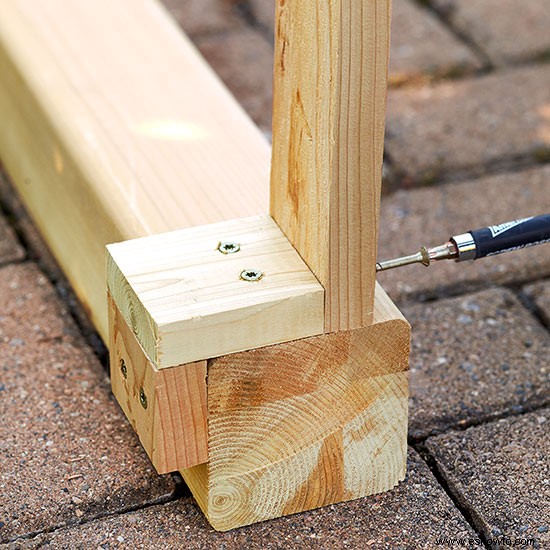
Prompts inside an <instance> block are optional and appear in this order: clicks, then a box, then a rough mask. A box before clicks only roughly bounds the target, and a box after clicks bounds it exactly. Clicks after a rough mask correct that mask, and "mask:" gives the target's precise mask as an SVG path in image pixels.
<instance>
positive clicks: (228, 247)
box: [218, 242, 241, 254]
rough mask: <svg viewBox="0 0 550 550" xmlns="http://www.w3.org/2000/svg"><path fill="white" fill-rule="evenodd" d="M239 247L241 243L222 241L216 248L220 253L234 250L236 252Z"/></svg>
mask: <svg viewBox="0 0 550 550" xmlns="http://www.w3.org/2000/svg"><path fill="white" fill-rule="evenodd" d="M240 249H241V245H240V244H239V243H232V242H223V243H220V244H219V245H218V250H219V251H220V252H221V253H222V254H235V252H238V251H239V250H240Z"/></svg>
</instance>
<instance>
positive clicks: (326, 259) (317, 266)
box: [270, 0, 390, 332]
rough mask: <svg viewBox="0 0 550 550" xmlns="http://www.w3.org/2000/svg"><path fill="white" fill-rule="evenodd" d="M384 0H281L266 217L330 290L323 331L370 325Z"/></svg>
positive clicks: (385, 42) (384, 62) (386, 15)
mask: <svg viewBox="0 0 550 550" xmlns="http://www.w3.org/2000/svg"><path fill="white" fill-rule="evenodd" d="M389 26H390V0H315V1H313V2H300V1H286V2H285V1H282V0H281V1H280V2H277V14H276V28H275V71H274V78H275V80H274V91H273V96H274V99H273V153H272V155H273V156H272V171H271V206H270V210H271V215H272V216H273V218H274V219H275V221H276V222H277V223H278V224H279V226H280V227H281V229H282V230H283V232H284V233H285V234H286V236H287V237H288V238H289V240H290V241H291V242H292V244H293V245H294V246H295V248H296V249H297V250H298V252H299V253H300V255H301V256H302V258H303V259H304V260H305V261H306V263H307V264H308V265H309V267H310V268H311V270H312V271H313V272H314V274H315V275H316V276H317V278H318V280H319V282H320V283H321V284H322V285H323V287H324V288H325V291H326V297H325V330H326V332H332V331H338V330H349V329H354V328H359V327H363V326H367V325H369V324H370V323H371V322H372V312H373V304H374V285H375V263H376V244H377V228H378V212H379V201H380V182H381V176H382V153H383V142H384V120H385V106H386V85H387V67H388V51H389Z"/></svg>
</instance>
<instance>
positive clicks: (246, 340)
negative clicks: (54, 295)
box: [107, 214, 324, 368]
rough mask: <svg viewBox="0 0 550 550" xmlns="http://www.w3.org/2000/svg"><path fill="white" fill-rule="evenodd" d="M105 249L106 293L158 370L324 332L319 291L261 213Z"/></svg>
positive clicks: (269, 219) (266, 217) (284, 240)
mask: <svg viewBox="0 0 550 550" xmlns="http://www.w3.org/2000/svg"><path fill="white" fill-rule="evenodd" d="M220 242H232V243H234V244H236V245H239V247H240V250H239V251H238V252H236V253H233V254H222V253H221V252H220V251H219V250H218V245H219V244H220ZM107 248H108V252H109V257H108V261H107V279H108V287H109V290H110V292H111V294H112V295H113V297H114V299H115V302H116V304H117V306H118V307H119V308H120V310H121V312H122V315H123V316H124V318H125V319H126V322H127V323H128V324H129V325H130V327H131V328H132V330H133V332H134V333H135V334H136V336H137V338H138V340H139V342H140V343H141V345H142V346H143V348H144V350H145V352H146V353H147V355H148V356H149V357H150V358H151V360H152V361H153V362H154V363H155V365H156V366H157V367H158V368H165V367H171V366H174V365H179V364H182V363H190V362H192V361H198V360H201V359H210V358H212V357H218V356H220V355H224V354H228V353H234V352H238V351H243V350H247V349H252V348H256V347H261V346H267V345H270V344H275V343H279V342H284V341H288V340H296V339H298V338H305V337H307V336H313V335H315V334H322V333H323V321H324V319H323V313H324V291H323V288H322V287H321V285H320V284H319V283H318V282H317V279H315V277H314V276H313V275H312V273H311V271H310V270H309V268H308V267H307V265H306V264H305V263H304V261H303V260H302V259H301V258H300V256H299V255H298V253H297V252H296V251H295V250H294V248H293V247H292V245H291V244H290V243H289V242H288V240H287V238H286V237H285V236H284V235H283V233H282V232H281V230H280V229H279V227H278V226H277V224H276V223H275V222H274V221H273V220H272V219H271V217H270V216H269V215H268V214H265V215H263V216H253V217H251V218H243V219H239V220H232V221H229V222H220V223H217V224H212V225H203V226H200V227H195V228H191V229H183V230H181V231H174V232H171V233H163V234H161V235H155V236H151V237H145V238H142V239H135V240H132V241H126V242H124V243H118V244H113V245H109V246H108V247H107ZM251 269H256V270H258V271H259V272H261V273H263V276H262V278H261V279H260V280H258V281H245V280H242V279H241V277H240V275H241V273H242V272H243V271H247V270H251Z"/></svg>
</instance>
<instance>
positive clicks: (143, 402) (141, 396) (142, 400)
mask: <svg viewBox="0 0 550 550" xmlns="http://www.w3.org/2000/svg"><path fill="white" fill-rule="evenodd" d="M139 402H140V403H141V406H142V407H143V408H144V409H146V408H147V396H146V395H145V392H144V391H143V388H140V389H139Z"/></svg>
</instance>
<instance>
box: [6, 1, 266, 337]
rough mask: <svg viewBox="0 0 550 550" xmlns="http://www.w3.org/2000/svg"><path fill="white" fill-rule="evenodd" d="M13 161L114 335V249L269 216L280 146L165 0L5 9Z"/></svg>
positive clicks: (9, 162)
mask: <svg viewBox="0 0 550 550" xmlns="http://www.w3.org/2000/svg"><path fill="white" fill-rule="evenodd" d="M0 81H1V85H0V120H1V121H2V131H1V132H0V156H1V160H2V163H3V165H4V166H5V167H6V169H7V171H8V173H9V175H10V177H11V180H12V182H13V183H14V185H15V186H16V188H17V190H18V192H19V193H20V195H21V197H22V199H23V201H24V203H25V205H26V207H27V208H28V209H29V211H30V213H31V214H32V216H33V218H34V220H35V222H36V224H37V225H38V227H39V229H40V231H41V233H42V235H43V236H44V237H45V239H46V241H47V242H48V245H49V246H50V248H51V250H52V251H53V253H54V255H55V257H56V259H57V261H58V262H59V264H60V265H61V267H62V269H63V271H64V272H65V274H66V276H67V277H68V279H69V281H70V282H71V285H72V286H73V288H74V290H75V292H76V293H77V294H78V297H79V298H80V300H81V301H82V302H83V304H84V305H85V307H86V309H87V311H88V312H89V314H90V316H91V319H92V321H93V322H94V324H95V325H96V327H97V328H98V330H99V332H100V334H101V336H102V337H103V339H104V341H108V339H109V335H108V327H107V305H106V303H105V295H106V294H105V277H104V257H105V256H104V254H105V245H106V244H108V243H112V242H119V241H123V240H126V239H134V238H136V237H144V236H147V235H153V234H157V233H164V232H168V231H174V230H177V229H183V228H185V227H193V226H196V225H201V224H209V223H215V222H220V221H224V220H231V219H234V218H241V217H247V216H253V215H257V214H264V213H266V212H267V211H268V209H269V205H268V197H269V181H268V178H269V159H270V149H269V145H268V143H267V141H266V139H265V138H264V136H263V135H262V133H261V132H260V130H258V128H256V126H255V125H254V124H253V123H252V122H251V120H250V119H249V118H248V116H247V115H246V114H245V113H244V111H243V109H242V107H241V106H240V105H239V104H238V103H237V102H236V101H235V99H234V98H233V97H232V96H231V95H230V94H229V93H228V91H227V89H226V88H225V87H224V86H223V84H222V83H221V81H220V80H219V78H218V77H217V76H216V75H215V74H214V72H213V71H212V70H211V68H210V67H209V66H208V64H207V63H205V62H204V60H203V59H202V57H201V56H200V55H199V54H198V52H197V51H196V49H195V47H194V46H193V45H192V44H191V43H190V42H189V40H188V39H187V38H186V37H185V36H184V35H183V33H182V32H181V30H180V29H179V28H178V27H177V25H176V24H175V22H174V21H173V20H172V19H171V18H170V17H169V16H168V14H167V13H166V12H165V10H164V9H163V8H162V7H161V6H160V4H159V3H158V2H156V1H154V0H116V1H112V0H94V1H93V2H86V1H85V0H81V1H67V0H47V1H45V2H37V1H36V0H9V1H3V2H1V8H0Z"/></svg>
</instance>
